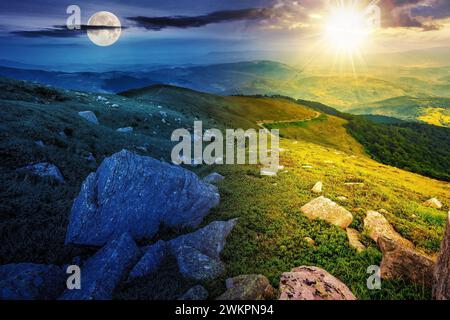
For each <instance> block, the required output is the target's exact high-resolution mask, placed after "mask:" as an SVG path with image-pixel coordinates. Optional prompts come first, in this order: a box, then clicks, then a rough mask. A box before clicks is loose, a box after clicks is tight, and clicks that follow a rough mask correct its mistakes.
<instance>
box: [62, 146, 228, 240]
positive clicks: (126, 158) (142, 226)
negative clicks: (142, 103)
mask: <svg viewBox="0 0 450 320" xmlns="http://www.w3.org/2000/svg"><path fill="white" fill-rule="evenodd" d="M219 201H220V195H219V194H218V192H217V188H216V187H214V186H212V185H210V184H206V183H204V182H202V181H201V180H200V179H199V178H198V177H197V175H195V174H194V173H193V172H191V171H188V170H186V169H183V168H181V167H178V166H172V165H169V164H168V163H164V162H160V161H158V160H156V159H153V158H151V157H144V156H138V155H136V154H134V153H132V152H129V151H126V150H123V151H121V152H119V153H116V154H114V155H112V156H111V157H109V158H106V159H105V160H104V161H103V162H102V164H101V165H100V167H99V168H98V169H97V172H96V173H91V174H90V175H89V176H88V177H87V178H86V180H85V181H84V183H83V185H82V187H81V191H80V193H79V195H78V197H77V198H76V199H75V201H74V204H73V207H72V212H71V216H70V223H69V227H68V231H67V235H66V243H72V244H82V245H103V244H105V243H106V242H107V241H108V240H110V239H112V238H115V237H118V236H120V235H121V234H123V233H125V232H128V233H129V234H130V235H131V236H132V237H133V238H134V239H139V238H152V237H153V236H154V235H155V234H156V233H157V232H158V230H159V227H160V226H161V225H164V226H167V227H170V228H186V227H196V226H198V225H199V224H200V223H201V221H202V220H203V218H204V217H205V216H206V215H207V214H208V212H209V210H210V209H211V208H212V207H214V206H216V205H217V204H218V203H219Z"/></svg>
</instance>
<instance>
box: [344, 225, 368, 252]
mask: <svg viewBox="0 0 450 320" xmlns="http://www.w3.org/2000/svg"><path fill="white" fill-rule="evenodd" d="M346 231H347V238H348V243H349V244H350V247H352V248H355V250H356V251H357V252H362V251H364V250H365V249H366V246H365V245H363V244H362V243H361V240H360V235H359V232H358V231H357V230H355V229H352V228H347V229H346Z"/></svg>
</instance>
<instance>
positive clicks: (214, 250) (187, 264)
mask: <svg viewBox="0 0 450 320" xmlns="http://www.w3.org/2000/svg"><path fill="white" fill-rule="evenodd" d="M236 222H237V221H236V219H233V220H229V221H215V222H212V223H210V224H209V225H207V226H206V227H204V228H202V229H199V230H197V231H195V232H193V233H189V234H186V235H183V236H180V237H178V238H175V239H173V240H170V241H169V242H168V247H169V249H170V252H171V253H172V254H173V256H174V257H175V258H176V260H177V262H178V268H179V270H180V273H181V274H182V275H183V276H185V277H186V278H190V279H195V280H209V279H214V278H216V277H217V276H218V275H220V274H221V273H223V272H224V270H225V267H224V265H223V263H222V262H221V261H220V253H221V252H222V250H223V248H224V246H225V241H226V237H227V236H228V234H229V233H230V232H231V230H232V229H233V228H234V226H235V225H236Z"/></svg>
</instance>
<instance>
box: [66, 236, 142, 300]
mask: <svg viewBox="0 0 450 320" xmlns="http://www.w3.org/2000/svg"><path fill="white" fill-rule="evenodd" d="M139 255H140V250H139V248H138V247H137V246H136V243H135V242H134V240H133V239H132V238H131V236H130V235H129V234H128V233H124V234H123V235H122V236H120V237H119V238H117V239H116V240H112V241H111V242H109V243H108V244H107V245H105V246H104V247H103V248H102V249H100V250H99V251H98V252H97V253H96V254H95V255H94V256H92V257H91V258H89V259H88V260H87V261H86V263H85V264H83V266H82V267H81V289H73V290H69V289H66V291H65V292H64V293H63V295H62V296H61V299H62V300H110V299H112V294H113V291H114V289H115V288H116V286H117V284H118V283H119V282H120V281H121V280H122V279H124V277H125V275H126V271H127V270H129V268H131V267H132V266H133V264H134V263H136V260H137V259H138V258H139Z"/></svg>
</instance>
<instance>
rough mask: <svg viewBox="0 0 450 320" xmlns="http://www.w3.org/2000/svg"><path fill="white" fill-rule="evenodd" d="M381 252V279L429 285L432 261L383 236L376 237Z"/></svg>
mask: <svg viewBox="0 0 450 320" xmlns="http://www.w3.org/2000/svg"><path fill="white" fill-rule="evenodd" d="M378 246H379V247H380V250H381V252H382V253H383V259H382V260H381V265H380V272H381V277H382V278H383V279H388V280H390V279H406V280H409V281H412V282H414V283H417V284H420V285H425V286H427V287H431V285H432V280H433V266H434V261H433V260H432V259H431V258H429V257H427V256H425V255H423V254H421V253H419V252H417V251H415V250H413V249H411V248H408V247H405V246H403V245H402V244H400V243H399V242H397V241H395V240H393V239H389V238H387V237H385V236H381V237H379V238H378Z"/></svg>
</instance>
